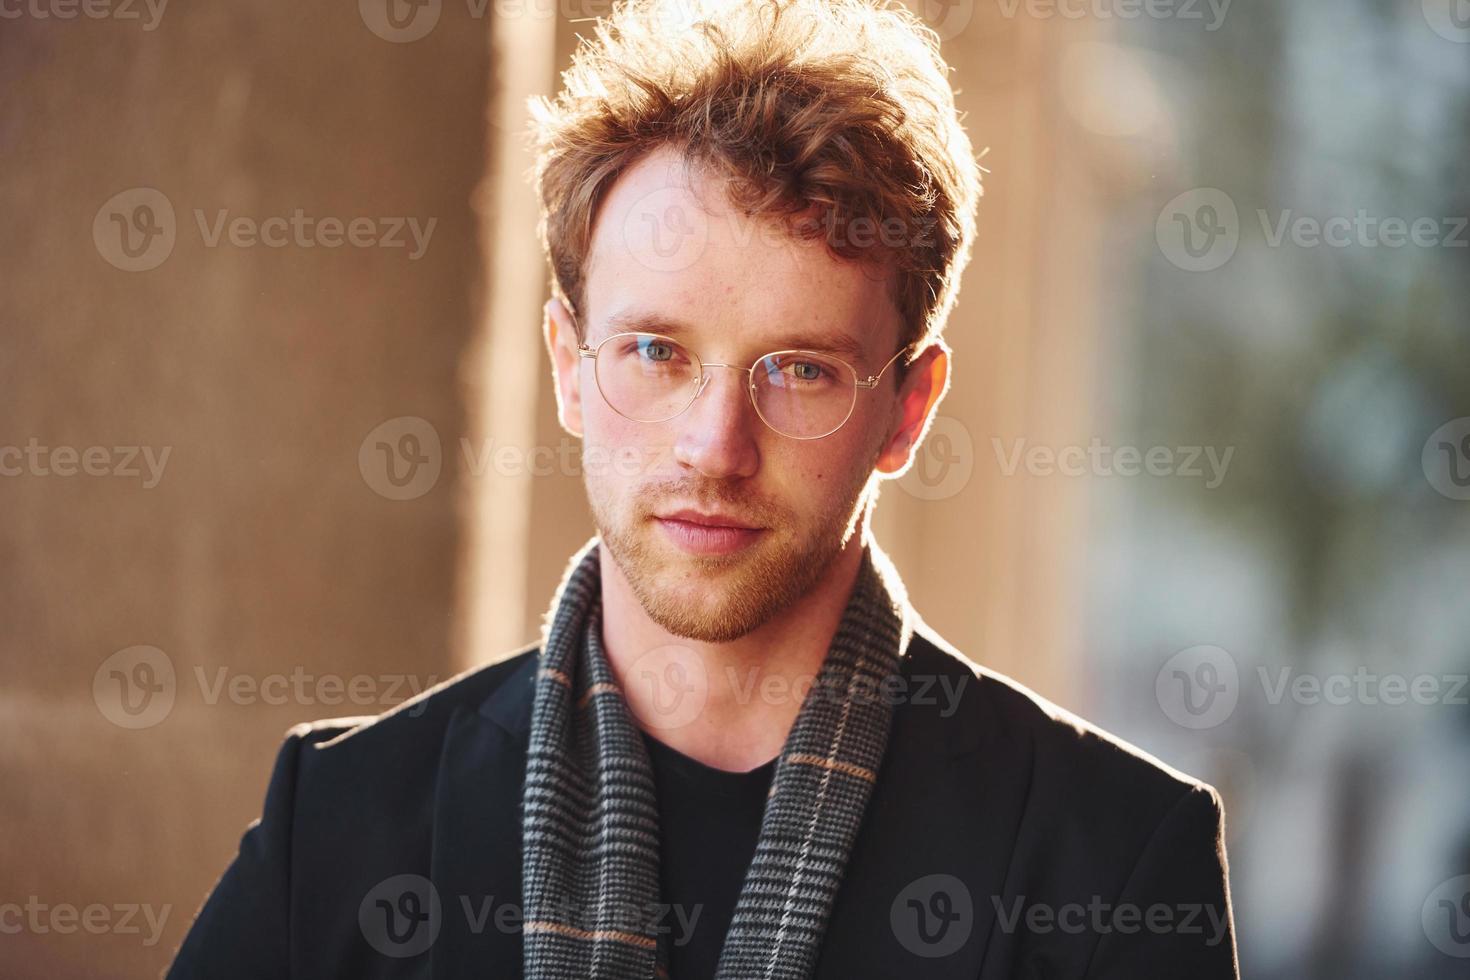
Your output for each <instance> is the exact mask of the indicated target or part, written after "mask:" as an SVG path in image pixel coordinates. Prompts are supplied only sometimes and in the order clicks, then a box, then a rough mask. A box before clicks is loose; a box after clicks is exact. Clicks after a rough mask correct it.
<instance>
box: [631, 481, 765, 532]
mask: <svg viewBox="0 0 1470 980" xmlns="http://www.w3.org/2000/svg"><path fill="white" fill-rule="evenodd" d="M634 506H635V507H636V508H637V509H638V511H639V512H640V513H641V514H642V515H643V516H645V517H648V516H652V515H653V514H656V513H658V512H659V511H667V510H670V509H672V508H674V507H692V508H694V509H696V510H703V511H720V512H721V513H725V514H732V515H735V516H736V517H738V518H739V519H741V520H744V521H749V522H750V523H751V524H753V525H756V526H759V527H776V526H777V525H778V524H780V523H781V522H783V521H784V520H785V519H786V509H785V508H783V507H781V506H779V505H777V504H775V503H772V502H771V501H769V500H765V499H764V498H761V497H758V496H756V495H755V494H753V493H751V492H750V491H749V490H745V489H741V488H740V487H735V486H732V485H730V484H728V483H717V482H690V481H688V480H667V481H660V482H657V483H649V484H645V485H644V486H642V487H640V488H639V489H638V491H637V492H636V493H635V494H634Z"/></svg>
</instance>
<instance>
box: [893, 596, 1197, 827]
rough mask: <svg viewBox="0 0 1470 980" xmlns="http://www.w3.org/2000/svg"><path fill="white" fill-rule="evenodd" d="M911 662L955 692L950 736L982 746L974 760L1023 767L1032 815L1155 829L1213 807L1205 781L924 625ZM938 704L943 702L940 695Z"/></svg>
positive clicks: (914, 669) (916, 670) (1022, 778)
mask: <svg viewBox="0 0 1470 980" xmlns="http://www.w3.org/2000/svg"><path fill="white" fill-rule="evenodd" d="M910 651H911V652H910V658H909V659H910V660H911V661H912V666H911V667H910V668H909V669H910V670H911V672H913V673H915V674H934V675H937V676H939V677H940V678H941V684H940V685H939V686H940V687H941V688H942V687H943V684H944V681H945V679H947V683H948V685H949V688H948V689H949V690H953V691H959V689H960V688H963V690H962V691H959V693H957V694H956V696H955V697H953V698H952V699H951V700H952V701H953V706H952V711H953V713H954V715H955V723H954V724H953V725H952V726H951V728H952V730H953V731H954V733H955V735H956V737H958V738H961V739H966V740H968V741H969V743H970V744H971V745H973V746H975V747H978V748H981V749H982V751H978V752H975V753H973V755H972V758H973V763H972V764H973V765H975V766H986V767H995V766H997V765H1005V766H1012V767H1024V768H1025V770H1026V771H1025V772H1024V773H1022V772H1018V773H1016V776H1017V777H1018V781H1019V782H1021V783H1024V784H1025V785H1026V787H1027V793H1026V795H1027V805H1026V811H1027V813H1028V816H1029V817H1038V818H1042V819H1044V818H1045V817H1046V816H1047V815H1051V816H1053V817H1055V818H1056V819H1057V820H1058V821H1067V820H1084V821H1090V822H1094V823H1096V822H1103V823H1114V824H1117V825H1119V826H1134V827H1137V826H1143V825H1146V826H1147V827H1148V828H1152V827H1154V826H1157V825H1158V824H1159V823H1160V822H1161V821H1162V820H1163V819H1164V818H1165V817H1166V816H1168V815H1169V814H1170V813H1171V812H1172V811H1174V810H1175V809H1176V808H1179V807H1183V808H1185V809H1190V810H1197V811H1198V814H1199V815H1200V816H1201V817H1203V818H1204V819H1207V820H1208V819H1212V816H1211V815H1212V814H1216V815H1217V814H1218V813H1219V810H1220V802H1219V796H1218V794H1217V793H1216V792H1215V790H1214V789H1213V787H1211V786H1209V785H1208V784H1206V783H1204V782H1201V781H1200V780H1199V779H1196V778H1194V777H1193V776H1190V775H1188V774H1187V773H1184V772H1181V771H1180V770H1178V769H1175V768H1174V767H1172V766H1170V765H1168V764H1167V763H1165V762H1163V761H1162V760H1160V759H1158V758H1156V757H1155V756H1153V755H1150V754H1149V753H1147V752H1145V751H1144V750H1142V749H1140V748H1139V747H1138V746H1136V745H1133V744H1131V743H1129V742H1127V741H1125V740H1123V739H1121V738H1119V737H1118V736H1116V735H1114V734H1112V733H1111V732H1108V731H1105V730H1104V729H1102V728H1100V727H1098V726H1097V725H1094V724H1093V723H1091V722H1089V721H1087V720H1085V719H1083V718H1081V717H1079V716H1077V715H1075V714H1073V713H1072V712H1070V711H1068V710H1067V709H1065V708H1062V707H1060V706H1058V705H1056V704H1054V703H1053V702H1051V701H1049V700H1047V699H1046V698H1044V697H1042V696H1041V695H1039V694H1037V693H1036V692H1034V691H1032V690H1030V689H1028V688H1027V687H1025V686H1024V685H1022V684H1020V683H1018V682H1017V681H1015V680H1013V679H1011V678H1009V677H1007V676H1005V675H1004V674H1001V673H998V672H996V671H992V670H989V669H987V668H985V667H982V666H980V665H978V664H975V663H974V662H972V661H970V660H969V659H968V658H966V657H965V656H963V655H962V654H961V653H960V652H959V651H958V650H956V649H955V648H954V647H953V646H951V645H950V644H949V643H948V642H947V641H945V640H944V639H943V638H942V637H940V636H939V635H938V634H937V633H935V632H934V631H933V630H932V629H931V628H929V627H928V626H927V625H922V624H921V626H920V628H919V630H917V631H916V632H915V634H914V641H913V643H912V645H911V648H910ZM941 703H942V702H941Z"/></svg>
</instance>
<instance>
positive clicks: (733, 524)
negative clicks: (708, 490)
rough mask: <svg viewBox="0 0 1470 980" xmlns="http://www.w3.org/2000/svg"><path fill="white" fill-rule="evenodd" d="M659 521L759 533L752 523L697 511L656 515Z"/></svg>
mask: <svg viewBox="0 0 1470 980" xmlns="http://www.w3.org/2000/svg"><path fill="white" fill-rule="evenodd" d="M658 519H659V520H661V521H681V522H683V523H685V524H697V525H699V526H700V527H711V528H719V527H730V528H735V529H736V530H741V531H759V530H760V527H759V525H757V524H755V523H754V522H752V521H747V520H742V519H741V518H739V517H735V516H733V515H730V514H721V513H718V512H716V513H704V512H702V511H697V510H688V509H684V510H676V511H671V512H670V513H667V514H660V515H658Z"/></svg>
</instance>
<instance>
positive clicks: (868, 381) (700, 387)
mask: <svg viewBox="0 0 1470 980" xmlns="http://www.w3.org/2000/svg"><path fill="white" fill-rule="evenodd" d="M619 337H654V338H656V339H658V340H666V341H668V342H669V343H671V344H673V345H674V346H676V347H679V348H681V349H683V350H685V351H688V353H689V356H690V357H692V358H693V359H694V364H695V366H696V367H698V369H699V371H698V373H697V374H696V375H695V377H694V382H695V383H694V393H693V394H691V395H690V396H689V400H688V401H687V402H685V403H684V404H683V405H682V406H680V408H679V410H678V411H677V412H674V413H673V414H672V415H669V416H667V417H665V418H661V419H636V418H634V417H633V416H631V415H628V414H627V413H625V412H623V411H622V410H620V409H619V408H618V407H617V406H616V405H614V404H613V403H612V399H610V398H608V397H607V393H606V392H605V391H603V390H602V378H601V377H600V376H599V375H598V372H597V355H598V352H599V351H601V350H602V348H603V346H604V345H605V344H607V343H608V342H609V341H613V340H617V339H618V338H619ZM912 346H913V345H912V344H905V345H904V346H903V347H900V348H899V349H898V350H897V351H895V352H894V354H893V356H892V357H890V358H889V359H888V363H886V364H884V365H883V367H881V368H880V369H879V370H878V373H877V374H870V375H868V376H867V377H866V378H863V377H859V376H858V372H857V368H855V367H853V366H852V365H851V364H850V363H848V362H847V361H846V360H845V359H843V358H841V357H838V356H836V355H835V354H824V353H822V352H821V351H814V350H800V349H793V350H774V351H771V352H770V353H768V354H762V355H761V356H760V357H757V358H756V359H755V360H754V361H752V362H751V365H750V367H748V368H742V367H740V366H739V365H736V364H724V363H720V362H718V361H706V360H704V359H703V358H701V357H700V356H699V355H698V354H696V353H695V352H694V351H693V350H691V349H690V347H689V345H688V344H685V343H681V342H680V341H678V340H675V339H674V338H673V337H669V336H665V335H664V334H659V333H648V332H647V331H642V330H624V331H622V332H621V333H615V334H612V335H610V336H608V337H604V338H603V339H602V340H600V341H598V343H597V346H596V347H589V346H588V345H587V344H586V343H585V342H583V343H579V344H578V345H577V353H578V354H580V355H581V356H582V357H590V358H592V365H593V366H592V379H593V381H594V382H596V384H597V391H598V394H600V395H602V400H603V401H605V402H607V406H608V407H609V408H611V409H612V410H613V411H614V412H617V413H618V414H619V415H621V416H622V417H623V418H625V419H627V420H628V421H630V422H644V423H647V424H650V425H654V424H657V423H659V422H667V421H669V420H670V419H676V418H678V417H679V416H680V415H683V414H684V413H685V412H687V411H688V410H689V406H690V405H693V404H694V401H695V399H697V398H698V397H699V396H700V395H702V394H704V389H705V388H706V387H707V386H708V385H709V377H708V376H707V375H706V374H705V370H704V369H705V368H713V367H720V368H729V369H731V370H733V371H744V372H746V375H747V384H746V394H747V395H748V396H749V397H750V405H751V407H752V408H754V409H755V414H756V416H757V417H758V418H759V419H760V420H761V422H763V423H765V426H766V428H768V429H770V430H771V431H772V432H775V433H777V434H778V435H782V436H785V437H786V438H787V439H796V440H798V441H801V442H810V441H811V440H813V439H825V438H827V437H828V436H830V435H831V434H832V433H834V432H836V431H837V430H839V429H841V428H842V427H843V426H844V425H846V424H847V423H848V420H849V419H851V418H852V413H853V410H854V409H855V408H857V394H858V391H860V390H866V391H871V390H873V389H874V388H876V387H878V382H879V381H881V380H882V378H883V375H884V374H886V373H888V369H889V368H890V367H892V366H893V362H894V361H896V360H898V359H899V357H900V356H901V355H903V354H904V353H905V352H906V351H908V350H909V349H910V348H911V347H912ZM785 354H807V355H810V356H812V357H817V358H821V359H822V360H825V361H836V362H837V363H838V364H841V365H842V366H843V367H845V368H847V370H848V373H849V374H850V375H851V376H852V383H853V392H852V401H851V402H850V403H849V404H848V406H847V414H846V415H844V416H843V417H842V421H841V422H838V423H837V424H836V425H835V426H833V427H832V428H831V429H828V430H827V431H826V432H823V433H822V434H821V435H815V436H794V435H792V434H791V433H789V432H782V431H781V430H780V429H778V428H776V427H775V426H774V425H772V424H771V421H770V420H769V419H767V418H766V416H765V414H764V413H762V412H761V407H760V404H759V403H757V402H756V399H755V391H756V388H755V369H756V368H757V367H759V366H760V364H761V362H762V361H764V360H766V358H769V357H780V356H782V355H785Z"/></svg>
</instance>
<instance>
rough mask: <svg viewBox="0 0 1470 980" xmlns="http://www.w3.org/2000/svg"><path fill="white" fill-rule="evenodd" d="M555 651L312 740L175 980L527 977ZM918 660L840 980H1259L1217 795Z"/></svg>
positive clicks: (914, 646)
mask: <svg viewBox="0 0 1470 980" xmlns="http://www.w3.org/2000/svg"><path fill="white" fill-rule="evenodd" d="M537 653H538V651H537V649H536V648H535V647H531V648H528V649H525V650H522V651H520V652H518V653H517V654H516V655H514V656H512V657H511V658H510V659H508V660H504V661H502V662H500V663H496V664H493V665H491V666H488V667H484V668H481V669H479V670H475V671H472V672H470V673H467V674H465V675H462V676H460V677H458V678H456V679H454V680H452V681H450V682H448V683H446V684H444V685H442V686H440V687H438V688H436V689H434V690H432V691H429V692H426V693H425V694H424V695H422V696H420V697H419V698H417V699H415V700H413V701H410V702H407V703H405V704H403V705H400V706H399V707H397V708H395V709H394V710H393V711H390V712H388V713H387V714H384V715H381V716H379V717H377V718H375V719H346V720H339V721H327V722H318V723H315V724H310V725H301V726H298V727H297V728H295V729H292V731H291V733H290V735H289V736H288V737H287V739H286V743H285V745H284V746H283V747H282V749H281V752H280V756H279V758H278V759H277V760H276V766H275V771H274V773H273V774H272V776H271V781H270V788H269V790H268V792H267V794H266V801H265V812H264V815H263V816H262V818H261V819H260V820H259V821H258V822H256V823H255V824H252V825H251V827H250V828H249V830H247V831H246V833H245V836H244V838H243V839H242V841H241V844H240V853H239V855H238V857H236V858H235V860H234V863H233V864H232V865H231V866H230V867H229V869H228V870H227V871H226V872H225V874H224V877H223V878H221V880H220V881H219V883H218V885H217V886H216V887H215V890H214V893H213V894H212V895H211V896H210V897H209V900H208V902H207V903H206V904H205V906H204V908H203V910H202V911H201V912H200V913H199V916H198V918H197V920H196V921H195V922H194V925H193V927H192V929H191V930H190V932H189V934H188V936H187V938H186V939H185V940H184V943H183V946H182V947H181V948H180V950H179V952H178V955H177V958H176V959H175V961H174V964H173V967H172V969H171V971H170V973H169V976H170V977H175V978H180V980H182V978H192V977H198V978H209V980H219V978H228V977H261V978H271V980H284V978H288V977H344V978H368V977H435V978H447V977H485V978H492V980H500V978H514V977H520V976H521V974H522V960H521V934H520V932H519V929H518V923H519V918H518V916H519V908H520V902H521V856H520V844H521V829H520V818H519V815H518V813H517V808H518V805H519V801H520V798H521V785H522V780H523V777H524V774H525V765H526V743H527V736H528V729H529V726H530V716H531V693H532V685H533V681H534V678H535V674H536V667H537V662H538V656H537ZM909 654H910V655H909V656H908V657H906V658H905V670H906V672H907V674H908V675H909V676H910V677H911V678H913V679H914V681H915V683H914V685H913V686H912V687H911V688H909V693H910V696H909V697H907V698H906V699H904V700H903V701H902V702H901V703H900V704H898V706H897V707H896V708H895V714H894V720H893V729H892V734H891V737H890V742H889V746H888V752H887V755H886V756H885V757H884V760H883V766H882V770H881V772H880V773H879V778H878V783H877V785H876V786H875V787H874V790H873V794H872V797H871V799H870V801H869V806H868V811H867V814H866V817H865V819H864V822H863V826H862V829H861V831H860V833H859V836H858V839H857V841H856V843H855V845H854V850H853V854H852V860H851V862H850V864H849V865H848V868H847V870H846V873H845V876H844V879H843V883H842V888H841V890H840V891H839V893H838V895H837V900H836V904H835V906H834V907H833V910H832V918H831V921H830V923H829V925H828V929H827V934H826V937H825V940H824V942H823V946H822V953H821V959H820V962H819V964H818V969H817V976H818V977H819V978H820V980H853V978H868V977H872V978H878V977H883V978H904V980H908V978H919V980H924V978H928V980H941V978H943V980H962V978H963V980H975V978H984V980H1010V978H1028V980H1030V978H1034V980H1043V978H1044V980H1062V978H1082V977H1087V978H1094V980H1103V978H1107V980H1123V978H1130V980H1131V978H1151V977H1178V978H1181V980H1216V978H1233V977H1236V976H1237V970H1236V962H1235V938H1234V928H1233V925H1232V919H1231V915H1230V899H1229V885H1228V879H1227V873H1226V859H1225V847H1224V841H1223V833H1222V830H1223V815H1222V811H1221V807H1220V799H1219V797H1218V795H1217V794H1216V793H1215V791H1214V790H1213V789H1211V788H1210V787H1209V786H1206V785H1204V784H1202V783H1199V782H1197V781H1195V780H1192V779H1190V778H1188V777H1187V776H1184V775H1182V774H1180V773H1178V772H1175V771H1173V770H1170V769H1168V768H1166V767H1164V766H1163V765H1162V764H1161V763H1158V762H1157V761H1155V760H1153V759H1151V758H1149V757H1148V756H1145V755H1143V754H1142V753H1141V752H1139V751H1138V750H1136V749H1134V748H1132V747H1130V746H1127V745H1125V744H1123V743H1121V742H1119V741H1118V740H1116V739H1114V738H1112V737H1111V736H1109V735H1107V734H1105V733H1103V732H1101V731H1099V730H1098V729H1096V728H1093V727H1091V726H1089V725H1087V724H1086V723H1085V722H1082V721H1080V720H1079V719H1077V718H1075V717H1073V716H1071V715H1069V714H1067V713H1066V712H1064V711H1062V710H1061V709H1059V708H1057V707H1056V706H1054V705H1052V704H1050V703H1048V702H1046V701H1044V700H1042V699H1041V698H1039V697H1037V696H1036V695H1034V694H1032V693H1030V692H1029V691H1027V690H1025V689H1024V688H1022V687H1020V686H1019V685H1017V684H1015V683H1014V682H1012V681H1010V680H1008V679H1006V678H1004V677H1002V676H999V675H997V674H994V673H992V672H989V671H986V670H984V669H981V668H977V667H974V666H972V665H971V664H970V663H969V662H968V661H966V660H965V659H964V658H962V657H961V656H960V655H959V654H958V653H956V652H955V651H954V650H953V648H952V647H950V646H949V645H948V644H947V643H946V642H945V641H944V640H943V639H941V638H940V637H939V636H938V635H937V634H935V633H934V632H933V631H932V630H930V629H929V628H928V627H927V626H926V625H924V624H923V623H922V621H921V622H920V623H919V624H918V627H917V630H916V632H915V634H914V638H913V641H912V643H911V644H910V647H909ZM934 678H940V679H942V680H945V681H947V682H948V683H949V684H950V690H952V691H958V692H960V693H959V697H958V699H957V703H958V708H957V710H954V708H953V703H952V702H951V701H950V700H948V699H947V698H946V697H944V696H942V695H941V694H940V692H941V691H942V690H943V689H942V687H941V686H940V685H939V684H935V683H934V680H933V679H934ZM926 680H927V682H928V683H929V684H930V685H931V686H930V690H929V696H928V697H923V696H921V694H922V692H921V691H920V685H921V684H923V683H925V681H926ZM711 846H719V844H718V842H717V841H712V842H711ZM410 893H411V894H410ZM673 980H685V978H678V977H675V978H673Z"/></svg>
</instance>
